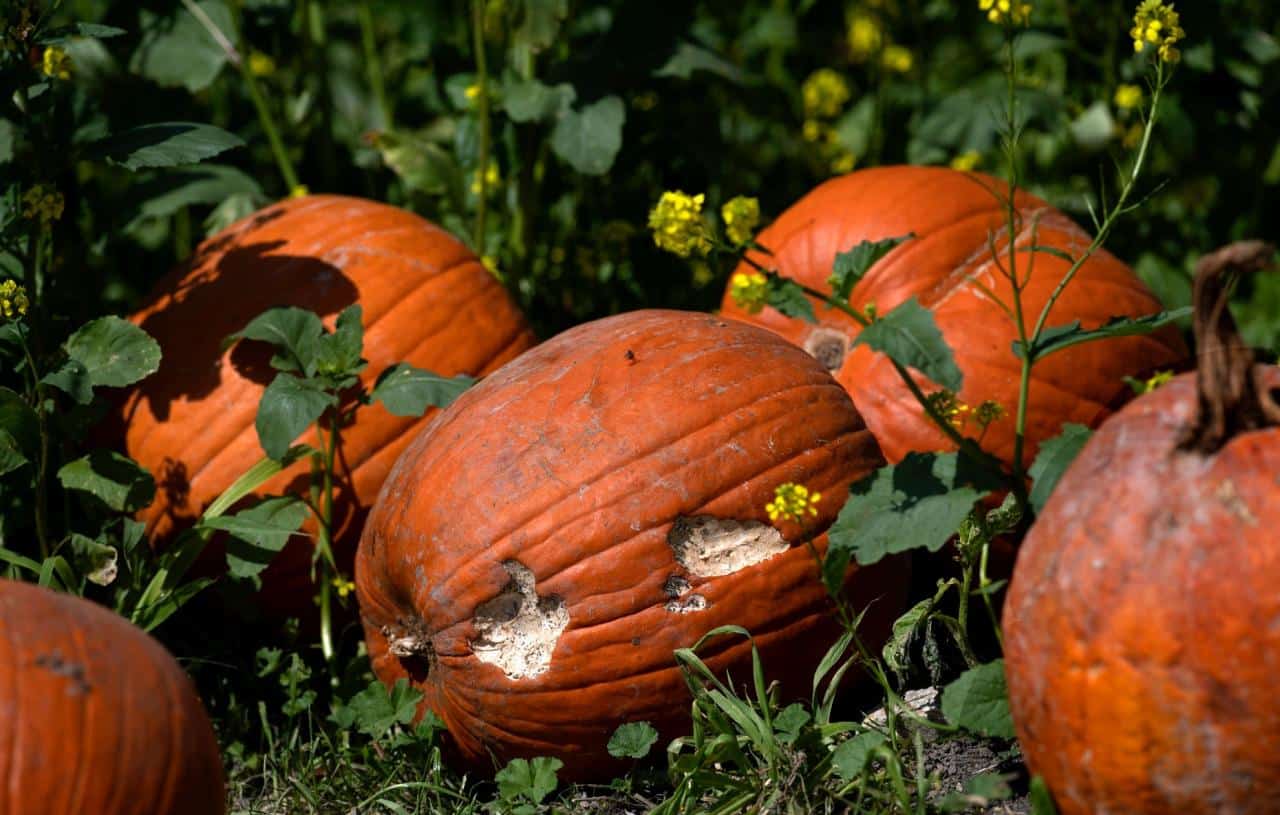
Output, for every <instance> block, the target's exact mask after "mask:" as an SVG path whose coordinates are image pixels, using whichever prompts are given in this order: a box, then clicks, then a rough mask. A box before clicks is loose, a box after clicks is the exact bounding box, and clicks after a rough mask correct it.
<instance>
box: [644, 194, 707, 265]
mask: <svg viewBox="0 0 1280 815" xmlns="http://www.w3.org/2000/svg"><path fill="white" fill-rule="evenodd" d="M705 198H706V196H704V195H703V194H702V193H698V194H697V195H685V194H684V193H682V192H679V191H678V190H677V191H675V192H671V191H668V192H664V193H663V194H662V198H660V199H659V200H658V203H657V205H655V206H654V208H653V209H651V210H650V211H649V229H651V230H652V231H653V242H654V243H655V244H657V246H658V248H659V249H665V250H667V251H668V252H671V253H673V254H676V255H679V256H680V257H682V258H687V257H689V256H690V255H698V256H699V257H701V256H703V255H705V254H707V253H708V252H710V251H711V234H710V231H709V230H708V229H707V224H706V222H705V221H704V220H702V202H703V200H704V199H705Z"/></svg>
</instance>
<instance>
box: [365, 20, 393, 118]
mask: <svg viewBox="0 0 1280 815" xmlns="http://www.w3.org/2000/svg"><path fill="white" fill-rule="evenodd" d="M375 33H376V32H375V31H374V27H373V9H372V8H371V7H370V5H369V0H362V2H361V3H360V47H361V48H362V49H363V50H364V65H365V71H366V72H368V75H369V87H370V88H371V89H372V90H373V98H374V100H375V101H376V102H377V103H378V112H379V113H380V114H381V115H382V122H381V123H380V124H379V126H380V127H381V128H383V129H387V130H389V129H391V126H392V117H391V103H390V101H389V100H388V99H387V86H386V82H385V81H384V80H383V78H382V57H381V55H380V54H379V53H378V39H377V37H376V36H375Z"/></svg>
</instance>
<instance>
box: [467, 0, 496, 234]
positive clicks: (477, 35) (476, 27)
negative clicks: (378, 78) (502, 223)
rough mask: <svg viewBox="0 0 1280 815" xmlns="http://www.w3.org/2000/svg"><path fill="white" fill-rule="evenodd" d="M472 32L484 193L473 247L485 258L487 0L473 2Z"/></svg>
mask: <svg viewBox="0 0 1280 815" xmlns="http://www.w3.org/2000/svg"><path fill="white" fill-rule="evenodd" d="M471 28H472V42H473V48H474V50H475V60H476V87H477V89H478V90H477V93H476V115H477V116H479V117H480V169H479V170H478V171H477V176H478V179H479V182H478V186H479V190H480V191H479V194H478V195H477V201H476V223H475V231H474V233H473V234H472V243H474V244H475V250H476V254H478V255H480V256H481V257H483V256H484V254H485V239H484V237H485V216H486V212H485V209H486V203H487V202H486V199H487V198H488V197H489V190H488V184H487V183H486V181H487V180H486V178H485V176H486V174H487V171H488V169H489V151H490V140H491V138H492V135H491V134H490V132H489V125H490V122H489V69H488V66H487V64H486V62H485V49H484V2H483V0H471Z"/></svg>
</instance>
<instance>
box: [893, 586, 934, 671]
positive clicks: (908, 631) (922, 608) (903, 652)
mask: <svg viewBox="0 0 1280 815" xmlns="http://www.w3.org/2000/svg"><path fill="white" fill-rule="evenodd" d="M933 605H934V598H932V597H926V598H925V599H923V600H921V601H920V602H918V603H916V604H915V605H914V606H912V607H911V608H910V609H908V610H907V613H905V614H903V615H902V616H901V617H899V618H898V619H896V620H894V621H893V632H892V633H891V634H890V635H889V640H888V641H887V642H886V643H885V644H884V648H882V649H881V650H880V653H881V655H882V656H883V657H884V664H885V665H886V666H887V667H888V668H889V670H891V671H893V672H894V673H895V674H897V675H898V676H899V677H901V678H905V677H906V675H907V673H908V672H909V671H910V669H911V644H912V643H913V642H914V641H915V639H916V637H918V636H919V631H920V629H921V627H923V625H924V624H925V623H927V622H928V620H929V614H930V613H931V612H932V611H933Z"/></svg>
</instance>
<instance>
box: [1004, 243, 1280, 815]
mask: <svg viewBox="0 0 1280 815" xmlns="http://www.w3.org/2000/svg"><path fill="white" fill-rule="evenodd" d="M1272 253H1273V250H1272V249H1270V247H1265V246H1261V245H1259V244H1256V243H1254V244H1244V245H1236V246H1232V247H1228V248H1227V249H1225V250H1222V252H1220V253H1218V254H1216V255H1212V256H1210V257H1208V258H1206V259H1205V260H1204V261H1202V263H1201V266H1200V269H1199V270H1198V273H1197V281H1196V310H1197V315H1196V333H1197V337H1198V339H1199V350H1198V355H1199V365H1200V367H1199V371H1198V373H1197V374H1186V375H1183V376H1180V377H1178V378H1176V379H1174V380H1173V381H1172V382H1171V383H1169V384H1167V385H1164V386H1162V387H1160V388H1159V389H1157V390H1156V391H1154V392H1152V393H1150V394H1147V395H1144V396H1142V397H1140V398H1139V399H1137V400H1136V401H1134V402H1133V403H1131V404H1130V405H1129V406H1127V407H1126V408H1124V409H1123V410H1122V411H1120V412H1119V413H1118V414H1117V415H1116V416H1114V417H1113V418H1111V419H1110V420H1108V421H1107V422H1106V423H1105V424H1104V425H1103V426H1102V428H1101V429H1100V430H1099V431H1098V433H1097V434H1096V435H1095V436H1094V437H1093V438H1092V439H1091V440H1090V441H1089V442H1088V444H1086V445H1085V447H1084V449H1083V450H1082V451H1081V452H1080V455H1079V457H1078V458H1077V459H1076V461H1075V462H1073V463H1072V465H1071V467H1070V469H1068V471H1067V472H1066V474H1065V475H1064V476H1063V478H1062V480H1061V482H1059V484H1058V487H1057V490H1056V491H1055V492H1054V494H1053V496H1052V498H1050V500H1049V502H1048V504H1047V505H1046V506H1045V509H1044V512H1043V513H1042V514H1041V516H1040V518H1039V520H1037V521H1036V524H1035V526H1034V527H1032V529H1031V531H1030V533H1029V534H1028V535H1027V539H1026V541H1025V543H1024V544H1023V547H1022V553H1021V556H1020V558H1019V560H1018V563H1017V567H1016V569H1015V572H1014V577H1013V583H1012V586H1011V589H1010V594H1009V600H1008V603H1007V604H1006V606H1005V617H1004V624H1005V641H1006V647H1007V663H1006V668H1007V674H1008V684H1009V698H1010V701H1011V703H1012V707H1013V713H1014V722H1015V724H1016V726H1017V732H1018V740H1019V741H1020V742H1021V743H1022V749H1023V753H1024V754H1025V755H1026V760H1027V763H1028V765H1029V766H1030V768H1031V770H1032V771H1033V772H1035V773H1038V774H1040V775H1042V776H1043V777H1044V779H1045V781H1046V782H1047V784H1048V785H1049V788H1050V790H1051V791H1052V792H1053V794H1054V796H1055V797H1056V798H1057V801H1058V806H1059V811H1060V812H1062V813H1063V815H1085V813H1090V815H1119V814H1120V813H1124V814H1125V815H1164V814H1165V813H1179V815H1245V814H1246V813H1248V814H1250V815H1263V814H1264V813H1267V814H1268V815H1270V813H1275V812H1280V591H1277V588H1276V587H1277V585H1280V533H1278V532H1277V524H1278V523H1280V368H1277V367H1275V366H1271V365H1262V364H1254V362H1253V356H1252V354H1251V353H1250V352H1249V351H1248V349H1247V348H1245V347H1244V346H1243V344H1242V343H1241V342H1240V339H1239V337H1238V336H1237V334H1236V331H1235V325H1234V322H1233V321H1232V319H1231V315H1230V312H1229V311H1228V310H1227V307H1226V303H1227V297H1226V292H1227V284H1226V277H1225V275H1224V274H1223V272H1224V270H1227V271H1229V270H1233V269H1243V270H1253V269H1256V268H1259V267H1260V266H1261V265H1264V264H1265V263H1266V262H1267V261H1268V260H1269V259H1270V258H1271V256H1272Z"/></svg>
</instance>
